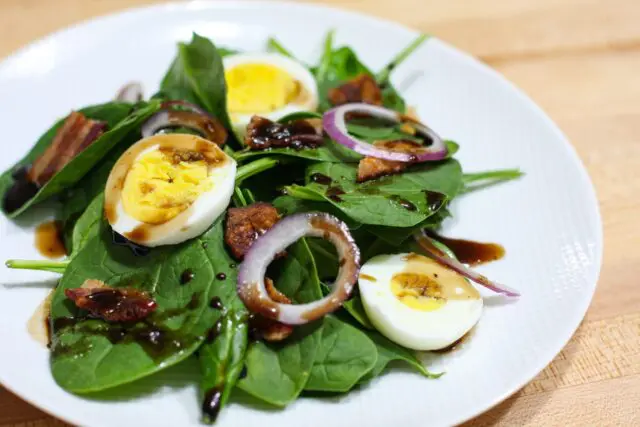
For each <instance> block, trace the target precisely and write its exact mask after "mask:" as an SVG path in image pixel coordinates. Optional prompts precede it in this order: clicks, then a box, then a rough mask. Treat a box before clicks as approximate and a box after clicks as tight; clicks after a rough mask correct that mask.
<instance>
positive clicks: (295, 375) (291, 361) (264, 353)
mask: <svg viewBox="0 0 640 427" xmlns="http://www.w3.org/2000/svg"><path fill="white" fill-rule="evenodd" d="M272 270H279V271H280V274H279V277H277V278H276V279H275V284H276V287H277V288H278V289H279V290H280V291H281V292H283V293H284V294H285V295H287V296H288V297H289V298H291V299H292V300H293V301H294V302H295V303H305V302H310V301H314V300H317V299H319V298H321V296H322V295H321V292H320V285H319V280H318V275H317V272H316V266H315V263H314V260H313V257H312V256H311V253H310V252H309V248H308V247H307V244H306V242H305V241H304V240H300V241H298V242H296V243H295V244H294V245H293V246H291V247H290V248H289V249H287V257H286V259H285V260H284V262H283V263H282V265H281V267H280V268H279V269H278V268H276V269H272ZM321 336H322V330H321V327H320V324H319V323H318V322H315V323H312V324H309V325H305V326H301V327H297V328H296V330H295V332H294V334H293V335H292V336H291V337H289V338H287V340H286V341H284V342H282V343H266V342H262V341H258V342H254V343H252V344H251V345H250V346H249V350H248V352H247V358H246V366H247V377H246V378H245V379H243V380H241V381H239V382H238V387H240V388H241V389H242V390H244V391H245V392H247V393H249V394H250V395H252V396H254V397H256V398H258V399H261V400H263V401H265V402H267V403H270V404H272V405H275V406H280V407H282V406H286V405H287V404H289V403H290V402H292V401H293V400H295V399H296V398H297V397H298V395H299V394H300V392H301V391H302V389H303V388H304V386H305V384H306V383H307V379H308V378H309V372H310V371H311V366H312V365H313V361H314V359H315V355H316V350H317V347H318V344H319V342H320V338H321Z"/></svg>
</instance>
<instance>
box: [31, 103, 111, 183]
mask: <svg viewBox="0 0 640 427" xmlns="http://www.w3.org/2000/svg"><path fill="white" fill-rule="evenodd" d="M105 127H106V123H104V122H100V121H97V120H91V119H88V118H87V117H85V116H84V114H82V113H78V112H76V111H74V112H72V113H71V114H70V115H69V117H67V119H66V120H65V121H64V123H63V124H62V126H61V127H60V129H59V130H58V132H57V133H56V136H55V138H54V139H53V141H52V142H51V145H49V147H47V149H46V150H45V151H44V153H42V155H41V156H40V157H38V158H37V159H36V160H35V161H34V162H33V164H32V165H31V168H30V169H29V172H27V179H28V180H29V181H31V182H33V183H35V184H37V185H38V186H43V185H44V184H46V183H47V182H49V180H50V179H51V178H52V177H53V176H54V175H55V174H56V173H58V172H59V171H60V170H61V169H62V168H63V167H65V166H66V165H67V163H69V162H70V161H71V160H73V159H74V158H75V157H76V156H77V155H78V154H79V153H80V152H82V151H83V150H84V149H86V148H87V147H88V146H89V145H91V144H92V143H93V142H94V141H95V140H96V139H98V137H99V136H100V135H102V133H103V132H104V130H105Z"/></svg>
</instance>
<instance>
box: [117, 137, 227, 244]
mask: <svg viewBox="0 0 640 427" xmlns="http://www.w3.org/2000/svg"><path fill="white" fill-rule="evenodd" d="M235 175H236V162H235V161H234V160H233V159H232V158H231V157H229V156H228V155H227V154H226V153H225V152H224V151H222V150H221V149H220V148H219V147H218V146H217V145H216V144H214V143H212V142H210V141H208V140H206V139H203V138H201V137H199V136H195V135H188V134H159V135H154V136H151V137H148V138H145V139H142V140H140V141H138V142H137V143H136V144H134V145H133V146H131V148H129V149H128V150H127V151H126V152H125V153H124V154H123V155H122V157H120V159H119V160H118V161H117V163H116V164H115V165H114V167H113V169H112V170H111V174H110V175H109V179H108V181H107V186H106V188H105V215H106V218H107V220H108V221H109V224H111V227H112V228H113V230H114V231H115V232H117V233H119V234H121V235H123V236H124V237H126V238H127V239H129V240H131V241H133V242H135V243H138V244H140V245H143V246H149V247H155V246H161V245H173V244H177V243H181V242H184V241H185V240H188V239H191V238H194V237H197V236H199V235H200V234H202V233H204V232H205V231H206V230H207V229H208V228H209V227H210V226H211V224H213V222H214V221H215V220H216V219H217V218H218V217H219V216H220V215H222V213H223V212H224V211H225V209H226V208H227V206H228V205H229V202H230V200H231V195H232V194H233V189H234V183H235Z"/></svg>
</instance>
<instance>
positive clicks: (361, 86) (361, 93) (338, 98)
mask: <svg viewBox="0 0 640 427" xmlns="http://www.w3.org/2000/svg"><path fill="white" fill-rule="evenodd" d="M328 98H329V102H330V103H331V105H334V106H337V105H343V104H350V103H352V102H364V103H367V104H372V105H382V91H381V90H380V86H378V83H377V82H376V81H375V79H374V78H373V77H371V76H370V75H368V74H361V75H359V76H358V77H356V78H354V79H352V80H349V81H348V82H346V83H344V84H342V85H340V86H338V87H336V88H333V89H331V90H330V91H329V94H328Z"/></svg>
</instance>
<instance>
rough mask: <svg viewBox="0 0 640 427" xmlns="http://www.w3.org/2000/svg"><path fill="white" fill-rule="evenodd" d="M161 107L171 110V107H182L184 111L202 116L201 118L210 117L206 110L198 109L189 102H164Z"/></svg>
mask: <svg viewBox="0 0 640 427" xmlns="http://www.w3.org/2000/svg"><path fill="white" fill-rule="evenodd" d="M161 106H162V108H164V109H171V107H182V108H184V109H185V110H189V111H191V112H194V113H198V114H202V115H203V116H211V115H210V114H209V112H208V111H207V110H205V109H204V108H200V107H199V106H197V105H196V104H192V103H191V102H187V101H179V100H175V101H165V102H163V103H162V105H161Z"/></svg>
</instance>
